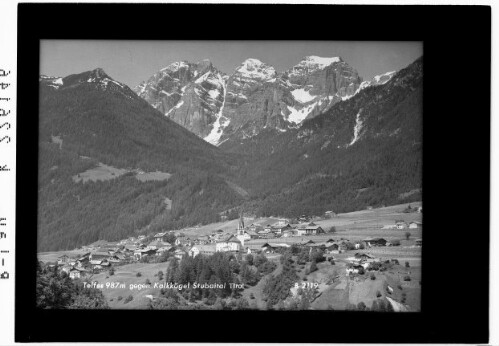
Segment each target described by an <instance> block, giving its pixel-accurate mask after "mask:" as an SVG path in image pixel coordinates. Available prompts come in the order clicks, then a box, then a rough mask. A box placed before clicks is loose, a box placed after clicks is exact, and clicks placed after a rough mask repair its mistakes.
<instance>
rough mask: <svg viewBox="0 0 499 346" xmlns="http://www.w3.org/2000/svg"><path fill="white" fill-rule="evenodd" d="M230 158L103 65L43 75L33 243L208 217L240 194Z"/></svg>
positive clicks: (46, 244)
mask: <svg viewBox="0 0 499 346" xmlns="http://www.w3.org/2000/svg"><path fill="white" fill-rule="evenodd" d="M230 163H231V162H230V160H229V159H228V157H227V154H224V153H223V152H221V151H220V150H219V149H217V148H216V147H214V146H212V145H210V144H209V143H207V142H206V141H204V140H202V139H201V138H199V137H198V136H196V135H194V134H193V133H191V132H189V131H188V130H186V129H185V128H184V127H182V126H180V125H178V124H177V123H175V122H174V121H172V120H170V119H169V118H167V117H165V116H164V115H162V114H161V113H160V112H159V111H157V110H156V109H154V108H153V107H151V106H150V105H149V104H148V103H147V102H146V101H144V100H143V99H142V98H140V97H138V96H137V95H136V94H135V93H134V92H133V91H132V90H131V89H129V88H128V87H127V86H125V85H123V84H122V83H119V82H117V81H115V80H113V79H112V78H111V77H109V76H108V75H107V74H106V73H105V72H104V71H102V70H101V69H96V70H93V71H89V72H84V73H81V74H76V75H71V76H68V77H65V78H56V77H46V76H42V77H41V78H40V169H39V207H40V209H39V210H40V215H39V227H40V229H39V248H40V250H54V249H69V248H73V247H75V246H78V245H82V244H88V243H90V242H93V241H96V240H98V239H108V240H117V239H121V238H123V237H124V236H127V235H132V234H135V233H136V232H145V229H147V230H150V231H153V230H155V229H158V230H161V229H162V228H164V227H169V228H172V229H173V228H177V227H183V226H185V225H193V224H198V223H206V222H214V221H216V220H218V218H219V213H220V212H221V211H223V210H226V209H228V208H230V207H231V206H233V205H235V204H238V203H239V201H240V200H241V196H240V194H239V193H237V192H236V191H235V190H234V189H233V188H232V187H230V186H229V182H230V174H229V173H230V165H229V164H230ZM158 171H159V172H162V173H155V174H153V173H154V172H158ZM125 172H126V173H125ZM140 172H153V173H151V174H149V175H148V174H142V175H140V178H141V179H139V178H137V177H136V176H137V174H139V173H140ZM166 173H169V174H171V177H170V176H169V174H166ZM147 176H158V177H170V178H169V179H166V178H163V180H161V179H157V180H154V179H151V180H147V179H143V177H147ZM90 178H91V179H90ZM83 181H86V182H83ZM230 183H231V182H230ZM231 184H232V183H231ZM166 200H170V201H171V202H170V203H165V201H166Z"/></svg>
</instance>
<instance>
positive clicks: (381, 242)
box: [362, 238, 386, 247]
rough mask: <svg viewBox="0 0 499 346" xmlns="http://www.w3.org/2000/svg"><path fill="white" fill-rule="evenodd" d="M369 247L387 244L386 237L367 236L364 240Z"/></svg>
mask: <svg viewBox="0 0 499 346" xmlns="http://www.w3.org/2000/svg"><path fill="white" fill-rule="evenodd" d="M362 242H363V243H365V244H366V245H367V246H368V247H371V246H386V239H384V238H366V239H364V240H362Z"/></svg>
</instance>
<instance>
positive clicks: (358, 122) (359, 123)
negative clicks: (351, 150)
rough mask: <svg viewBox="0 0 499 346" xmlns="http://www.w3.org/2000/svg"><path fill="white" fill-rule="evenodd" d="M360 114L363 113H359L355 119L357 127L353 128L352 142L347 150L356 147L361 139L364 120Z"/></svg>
mask: <svg viewBox="0 0 499 346" xmlns="http://www.w3.org/2000/svg"><path fill="white" fill-rule="evenodd" d="M360 112H361V111H359V113H357V117H356V118H355V126H354V128H353V138H352V141H351V142H350V143H348V144H347V145H346V148H348V147H349V146H352V145H354V144H355V143H356V142H357V141H358V140H359V138H360V131H361V130H362V126H363V123H362V120H361V119H360Z"/></svg>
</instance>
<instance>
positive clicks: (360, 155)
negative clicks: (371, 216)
mask: <svg viewBox="0 0 499 346" xmlns="http://www.w3.org/2000/svg"><path fill="white" fill-rule="evenodd" d="M422 68H423V62H422V58H420V59H418V60H417V61H416V62H414V63H413V64H411V65H410V66H409V67H408V68H406V69H404V70H401V71H399V72H398V73H397V74H396V75H395V76H394V77H393V79H392V80H391V81H390V82H388V83H387V84H385V85H380V86H372V87H368V88H366V89H364V90H362V91H361V92H360V93H359V94H357V95H356V96H354V97H353V98H351V99H349V100H347V101H344V102H340V103H338V104H336V105H334V106H333V107H332V108H331V109H330V110H329V111H328V112H326V113H323V114H321V115H319V116H317V117H315V118H313V119H311V120H307V121H305V122H304V124H303V125H302V126H301V127H300V128H299V129H295V130H291V131H288V132H285V133H276V132H272V131H268V132H267V133H261V134H260V135H258V136H256V137H253V138H251V139H247V140H245V141H239V142H230V141H228V142H226V143H224V144H222V146H221V148H222V149H224V150H227V151H230V152H237V153H238V154H239V155H240V156H241V158H242V159H243V160H244V163H243V164H242V166H241V168H240V171H239V182H240V184H241V185H242V186H243V187H245V188H246V189H248V190H249V191H251V193H252V201H251V202H249V203H248V205H249V209H251V210H253V211H254V212H255V213H256V214H258V215H263V216H268V215H285V216H288V217H293V216H297V215H301V214H303V213H307V214H315V215H320V214H322V213H323V212H324V211H326V210H335V211H338V212H347V211H353V210H357V209H362V208H365V207H366V206H380V205H389V204H394V203H404V202H409V201H412V200H421V194H420V193H414V194H412V195H410V196H408V197H406V198H402V199H401V198H399V197H400V196H399V195H400V194H402V193H405V192H408V191H411V190H413V189H419V188H421V181H422V109H423V108H422V107H423V103H422V102H423V100H422V93H423V89H422V86H423V85H422Z"/></svg>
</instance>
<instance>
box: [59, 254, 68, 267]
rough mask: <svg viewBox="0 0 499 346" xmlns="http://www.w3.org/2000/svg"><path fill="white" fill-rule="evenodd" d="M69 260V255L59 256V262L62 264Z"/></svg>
mask: <svg viewBox="0 0 499 346" xmlns="http://www.w3.org/2000/svg"><path fill="white" fill-rule="evenodd" d="M68 260H69V256H68V255H66V254H64V255H62V256H59V257H58V258H57V264H59V265H61V264H66V263H67V262H68Z"/></svg>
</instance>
